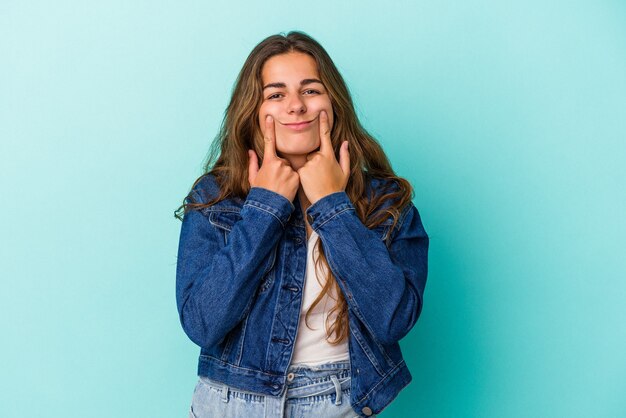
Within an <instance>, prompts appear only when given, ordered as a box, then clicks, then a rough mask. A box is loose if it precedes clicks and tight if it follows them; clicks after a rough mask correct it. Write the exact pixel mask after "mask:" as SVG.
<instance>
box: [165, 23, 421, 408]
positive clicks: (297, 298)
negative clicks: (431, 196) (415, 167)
mask: <svg viewBox="0 0 626 418" xmlns="http://www.w3.org/2000/svg"><path fill="white" fill-rule="evenodd" d="M412 194H413V190H412V187H411V185H410V184H409V183H408V182H407V181H406V180H405V179H403V178H400V177H398V176H396V175H395V174H394V172H393V170H392V169H391V166H390V164H389V161H388V160H387V157H386V156H385V154H384V152H383V150H382V149H381V147H380V146H379V144H378V143H377V142H376V140H375V139H374V138H372V137H371V136H370V135H369V134H368V133H367V132H366V131H365V129H363V127H362V126H361V125H360V123H359V121H358V119H357V117H356V114H355V110H354V105H353V103H352V99H351V97H350V94H349V92H348V89H347V87H346V84H345V82H344V80H343V78H342V77H341V75H340V74H339V71H338V70H337V68H336V67H335V65H334V63H333V61H332V60H331V59H330V57H329V56H328V54H327V52H326V51H325V50H324V49H323V48H322V46H321V45H320V44H319V43H317V42H316V41H315V40H314V39H312V38H311V37H309V36H308V35H306V34H304V33H302V32H290V33H288V34H287V35H284V36H283V35H273V36H270V37H268V38H266V39H265V40H263V41H262V42H261V43H259V44H258V45H257V46H256V47H255V48H254V49H253V51H252V52H251V53H250V55H249V56H248V58H247V60H246V62H245V63H244V66H243V68H242V70H241V72H240V73H239V76H238V78H237V81H236V83H235V87H234V89H233V93H232V98H231V100H230V103H229V105H228V108H227V109H226V112H225V116H224V120H223V123H222V127H221V130H220V133H219V135H218V137H217V138H216V141H215V142H214V146H213V148H212V152H211V154H210V158H209V159H208V162H207V164H206V167H205V174H203V175H202V176H201V177H200V178H198V179H197V180H196V182H195V183H194V184H193V186H192V188H191V191H190V193H189V194H188V195H187V197H186V198H185V201H184V204H183V206H181V207H180V208H179V210H178V211H177V216H178V217H179V218H181V219H182V220H183V223H182V229H181V235H180V243H179V253H178V265H177V272H176V274H177V277H176V298H177V305H178V311H179V315H180V321H181V324H182V326H183V329H184V330H185V332H186V333H187V335H188V336H189V338H190V339H191V340H192V341H193V342H195V343H196V344H198V345H199V346H200V347H201V351H200V358H199V364H198V375H199V380H198V383H197V385H196V388H195V391H194V394H193V398H192V405H191V411H190V413H189V415H190V416H191V417H198V418H202V417H246V418H254V417H356V416H361V417H368V416H374V415H375V414H378V413H379V412H380V411H382V410H383V408H385V407H386V406H387V405H388V404H389V403H390V402H391V401H392V400H393V399H394V398H395V397H396V396H397V395H398V393H399V392H400V390H401V389H402V388H404V387H405V386H406V385H407V384H408V383H409V382H410V381H411V374H410V373H409V370H408V369H407V366H406V364H405V362H404V359H403V356H402V353H401V351H400V346H399V344H398V341H399V340H400V339H401V338H402V337H404V336H405V335H406V334H407V333H408V332H409V330H410V329H411V328H412V327H413V325H414V324H415V322H416V320H417V318H418V316H419V314H420V312H421V309H422V295H423V291H424V286H425V283H426V275H427V253H428V243H429V240H428V235H427V234H426V232H425V230H424V227H423V225H422V222H421V219H420V216H419V213H418V211H417V209H416V207H415V206H414V205H413V204H412V202H411V198H412ZM183 208H184V211H183V214H182V215H184V216H180V215H181V210H182V209H183Z"/></svg>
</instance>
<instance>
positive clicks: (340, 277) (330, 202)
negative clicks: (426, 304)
mask: <svg viewBox="0 0 626 418" xmlns="http://www.w3.org/2000/svg"><path fill="white" fill-rule="evenodd" d="M307 214H308V215H311V217H310V218H309V222H311V219H313V221H312V222H311V226H312V227H313V229H314V230H315V231H316V232H317V233H318V234H319V236H320V239H321V240H322V243H323V245H324V251H325V254H326V258H327V259H328V263H329V266H330V268H331V270H332V272H333V274H334V275H335V277H336V278H337V282H338V284H339V287H340V288H341V290H342V291H343V293H344V295H345V297H346V301H347V303H348V307H349V308H350V309H351V310H352V311H353V312H354V314H355V315H356V317H357V318H358V319H359V320H360V321H361V322H362V323H363V324H364V326H365V327H366V328H367V329H368V330H369V332H370V333H371V334H372V336H373V337H374V338H375V339H377V340H378V341H379V342H381V343H383V344H393V343H395V342H397V341H399V340H400V339H401V338H403V337H404V336H405V335H406V334H407V333H408V332H409V330H410V329H411V328H412V327H413V325H415V322H416V321H417V318H418V317H419V314H420V312H421V310H422V296H423V292H424V286H425V284H426V276H427V272H428V244H429V239H428V235H427V234H426V231H425V230H424V227H423V226H422V222H421V219H420V216H419V213H418V211H417V209H416V208H415V206H414V205H413V204H410V205H408V206H407V207H406V208H405V209H404V210H403V212H402V213H401V215H400V220H399V222H398V224H397V225H396V228H395V229H394V231H393V232H394V234H393V235H392V237H391V243H390V245H389V247H387V246H386V245H385V243H384V242H383V241H382V240H381V238H380V236H379V235H378V234H377V233H376V232H375V231H372V230H370V229H368V228H367V227H366V226H365V225H363V223H362V222H361V220H360V219H359V218H358V216H357V214H356V212H355V209H354V206H353V205H352V202H350V199H349V198H348V195H347V194H346V193H345V192H344V191H341V192H336V193H332V194H329V195H327V196H325V197H323V198H322V199H320V200H318V201H317V202H316V203H314V204H313V205H311V206H310V207H309V208H308V209H307Z"/></svg>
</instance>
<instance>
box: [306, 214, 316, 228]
mask: <svg viewBox="0 0 626 418" xmlns="http://www.w3.org/2000/svg"><path fill="white" fill-rule="evenodd" d="M306 218H307V220H308V221H309V225H310V224H312V223H313V221H314V220H315V219H314V218H313V215H311V214H310V213H309V214H307V215H306Z"/></svg>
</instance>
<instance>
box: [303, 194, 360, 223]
mask: <svg viewBox="0 0 626 418" xmlns="http://www.w3.org/2000/svg"><path fill="white" fill-rule="evenodd" d="M349 210H355V209H354V205H352V202H351V201H350V198H349V197H348V195H347V193H346V192H345V191H340V192H335V193H331V194H329V195H326V196H324V197H322V198H321V199H320V200H318V201H317V202H315V203H314V204H312V205H311V206H309V208H308V209H307V210H306V213H307V215H306V216H307V220H308V221H309V224H310V225H311V228H313V229H314V230H315V231H317V229H318V228H320V227H321V226H322V225H324V224H325V223H326V222H328V221H330V220H331V219H332V218H334V217H335V216H337V215H339V214H341V213H343V212H346V211H349Z"/></svg>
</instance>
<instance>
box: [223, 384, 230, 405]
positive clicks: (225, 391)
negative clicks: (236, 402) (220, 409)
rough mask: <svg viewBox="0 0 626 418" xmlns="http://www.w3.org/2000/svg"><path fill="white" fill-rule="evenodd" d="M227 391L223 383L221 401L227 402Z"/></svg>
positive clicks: (226, 386)
mask: <svg viewBox="0 0 626 418" xmlns="http://www.w3.org/2000/svg"><path fill="white" fill-rule="evenodd" d="M228 391H229V387H228V385H226V384H225V385H224V386H222V402H226V403H228Z"/></svg>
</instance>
